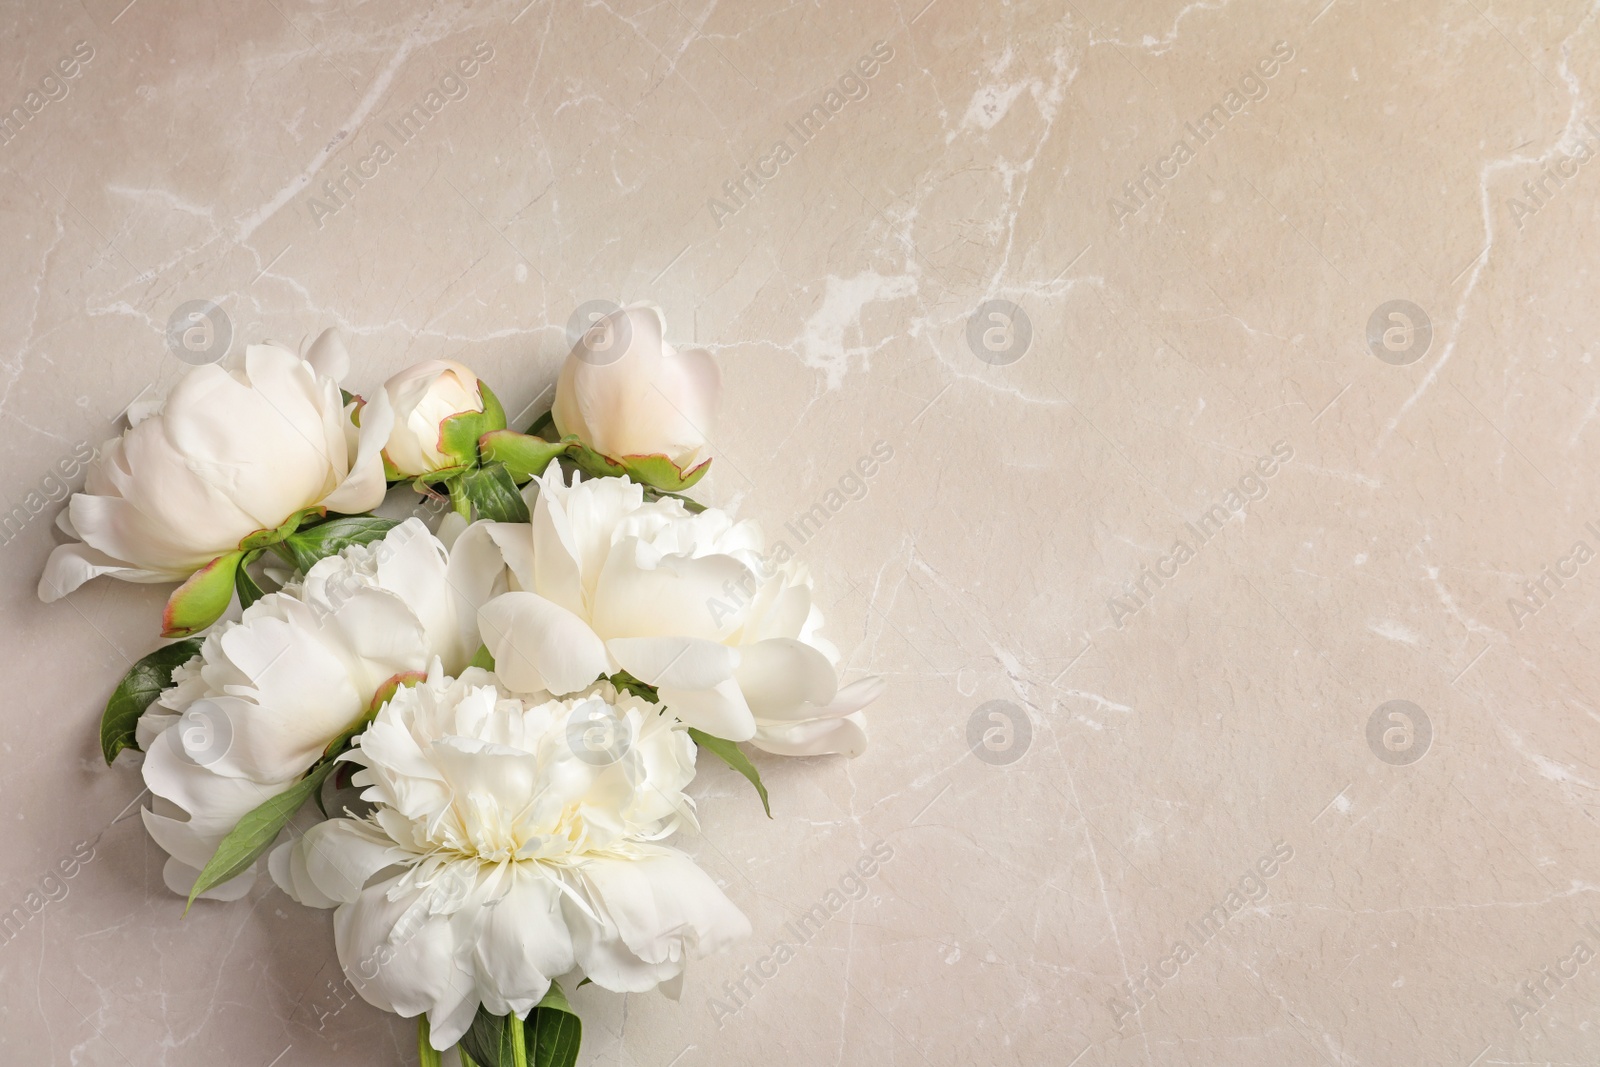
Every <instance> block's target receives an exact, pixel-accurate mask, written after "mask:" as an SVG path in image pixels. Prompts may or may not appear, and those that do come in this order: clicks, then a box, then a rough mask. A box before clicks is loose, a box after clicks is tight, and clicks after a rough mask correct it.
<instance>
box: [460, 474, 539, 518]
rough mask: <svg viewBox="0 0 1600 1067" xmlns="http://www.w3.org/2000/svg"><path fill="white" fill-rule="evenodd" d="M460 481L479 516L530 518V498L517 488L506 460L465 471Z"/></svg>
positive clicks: (464, 493)
mask: <svg viewBox="0 0 1600 1067" xmlns="http://www.w3.org/2000/svg"><path fill="white" fill-rule="evenodd" d="M456 484H457V485H458V486H460V488H461V493H462V495H463V496H464V497H465V498H466V499H467V501H468V502H469V503H470V504H472V506H473V507H474V508H476V509H477V511H478V517H479V518H483V519H489V520H490V521H492V522H527V521H528V502H527V501H525V500H523V499H522V494H521V493H519V492H517V483H516V480H515V479H514V478H513V477H512V475H511V471H510V470H509V469H507V467H506V465H505V464H504V463H491V464H489V465H488V466H487V467H484V468H483V469H482V470H475V471H471V472H469V473H467V474H463V475H462V476H461V479H460V481H458V482H457V483H456Z"/></svg>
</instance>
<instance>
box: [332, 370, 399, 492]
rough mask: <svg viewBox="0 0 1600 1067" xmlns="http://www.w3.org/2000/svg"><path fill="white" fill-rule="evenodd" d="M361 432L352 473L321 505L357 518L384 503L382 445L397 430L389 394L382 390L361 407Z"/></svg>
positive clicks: (385, 487)
mask: <svg viewBox="0 0 1600 1067" xmlns="http://www.w3.org/2000/svg"><path fill="white" fill-rule="evenodd" d="M359 410H360V415H361V430H360V434H359V436H358V437H357V439H356V441H357V443H356V455H355V458H354V459H352V460H350V467H349V474H348V475H346V476H345V478H344V480H343V482H341V483H340V484H339V486H338V488H336V489H334V490H333V492H331V493H329V494H328V495H327V496H326V497H324V498H323V499H322V500H321V501H320V503H321V504H322V505H323V506H324V507H326V508H327V509H328V510H329V511H338V512H343V513H344V514H346V515H354V514H357V513H358V512H362V511H371V510H372V509H373V508H375V507H377V506H378V505H379V504H381V503H383V496H384V493H385V492H386V491H387V489H388V485H387V483H386V482H385V481H384V475H383V445H384V442H385V441H387V440H388V439H389V431H390V430H392V429H393V428H394V408H393V407H392V406H391V405H390V403H389V394H388V393H386V392H384V391H383V390H382V389H379V390H378V391H377V392H376V393H374V394H373V397H372V399H371V400H368V401H367V402H366V403H365V404H363V405H362V406H361V408H360V409H359Z"/></svg>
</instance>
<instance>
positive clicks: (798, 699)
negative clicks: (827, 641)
mask: <svg viewBox="0 0 1600 1067" xmlns="http://www.w3.org/2000/svg"><path fill="white" fill-rule="evenodd" d="M740 651H741V653H742V656H741V658H740V660H739V671H738V675H737V677H738V679H739V688H740V690H742V691H743V693H744V699H745V701H746V702H747V703H748V704H749V705H750V710H751V712H753V713H754V714H755V717H756V718H758V719H794V718H797V717H800V716H799V715H798V713H799V712H801V711H802V710H803V709H806V708H820V707H826V706H827V705H828V704H829V703H830V702H831V701H832V700H833V698H834V695H835V694H836V693H838V691H839V678H838V676H837V675H836V674H834V671H833V664H832V663H830V662H829V661H828V658H827V657H826V656H824V655H823V654H822V653H820V652H818V651H817V650H816V649H814V648H812V647H811V646H810V645H807V644H804V643H803V642H800V641H796V640H794V639H792V638H787V637H774V638H770V639H768V640H766V641H757V642H756V643H755V644H753V645H745V646H744V647H743V648H742V649H741V650H740Z"/></svg>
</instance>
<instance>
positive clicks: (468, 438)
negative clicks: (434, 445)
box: [439, 379, 506, 467]
mask: <svg viewBox="0 0 1600 1067" xmlns="http://www.w3.org/2000/svg"><path fill="white" fill-rule="evenodd" d="M478 391H479V393H480V394H481V395H482V396H483V410H482V411H463V412H462V413H461V414H459V415H452V416H450V417H449V418H448V419H445V420H444V421H443V422H441V423H440V424H439V451H440V452H443V453H444V454H445V455H447V456H449V457H450V458H451V459H453V460H455V461H456V464H457V465H458V466H463V467H475V466H477V465H478V439H479V438H480V437H482V436H483V435H484V434H486V433H493V432H494V431H496V430H503V429H505V428H506V413H505V409H503V408H502V407H501V406H500V400H499V399H498V398H497V397H496V396H495V395H494V390H493V389H490V388H489V385H488V383H487V382H485V381H483V380H482V379H479V381H478Z"/></svg>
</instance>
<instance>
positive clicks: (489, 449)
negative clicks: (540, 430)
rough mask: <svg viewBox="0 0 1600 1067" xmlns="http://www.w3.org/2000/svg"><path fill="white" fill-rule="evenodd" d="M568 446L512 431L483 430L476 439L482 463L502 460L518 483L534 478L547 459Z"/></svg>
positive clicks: (564, 452)
mask: <svg viewBox="0 0 1600 1067" xmlns="http://www.w3.org/2000/svg"><path fill="white" fill-rule="evenodd" d="M571 448H572V444H571V442H569V441H546V440H545V439H544V438H542V437H530V436H529V435H527V434H520V433H517V432H515V431H513V430H495V431H494V432H493V433H486V434H484V435H483V437H482V439H481V440H479V442H478V452H479V454H480V455H481V456H482V457H483V462H484V463H485V464H489V463H504V464H505V465H506V468H507V469H508V470H510V471H511V477H512V478H513V479H514V480H515V481H517V482H518V483H521V482H526V481H527V480H528V479H530V478H537V477H538V476H539V475H541V474H543V473H544V471H545V468H546V467H548V466H550V461H551V460H553V459H555V458H557V457H558V456H564V455H566V454H567V452H568V450H570V449H571Z"/></svg>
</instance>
